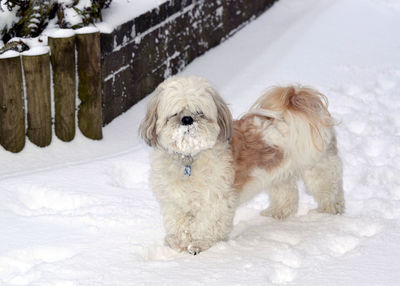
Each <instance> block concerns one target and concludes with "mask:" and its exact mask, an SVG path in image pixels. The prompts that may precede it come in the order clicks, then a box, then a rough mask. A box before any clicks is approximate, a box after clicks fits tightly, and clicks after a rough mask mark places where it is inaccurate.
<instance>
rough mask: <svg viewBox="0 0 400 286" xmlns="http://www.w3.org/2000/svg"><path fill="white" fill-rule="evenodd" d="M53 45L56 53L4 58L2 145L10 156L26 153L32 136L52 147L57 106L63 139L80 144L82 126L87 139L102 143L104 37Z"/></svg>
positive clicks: (0, 70) (0, 63) (0, 76)
mask: <svg viewBox="0 0 400 286" xmlns="http://www.w3.org/2000/svg"><path fill="white" fill-rule="evenodd" d="M48 44H49V47H50V53H49V52H46V53H44V54H41V55H35V56H31V55H24V54H23V55H22V56H21V55H18V56H15V57H10V58H3V59H0V144H1V145H2V146H3V147H4V148H5V149H6V150H8V151H11V152H15V153H16V152H20V151H21V150H22V149H23V148H24V146H25V137H26V136H27V137H28V138H29V140H30V141H31V142H32V143H34V144H35V145H37V146H40V147H45V146H48V145H49V144H50V143H51V138H52V132H53V122H52V105H53V106H54V109H53V110H54V132H55V135H56V136H57V137H58V138H59V139H60V140H62V141H65V142H69V141H71V140H73V139H74V137H75V133H76V122H77V123H78V124H77V125H78V127H79V129H80V131H81V132H82V134H83V135H85V136H86V137H88V138H91V139H95V140H99V139H101V138H102V106H101V105H102V96H101V86H102V83H101V67H100V34H99V33H98V32H96V33H90V34H77V35H74V36H71V37H68V38H51V37H49V39H48ZM75 53H77V55H76V54H75ZM76 59H77V60H76ZM77 79H78V88H76V80H77ZM52 88H53V93H52ZM76 91H77V92H76ZM76 93H77V94H76ZM52 94H53V95H54V96H53V100H52V96H51V95H52ZM76 98H79V100H80V104H79V106H78V108H77V106H76V102H77V101H76ZM52 101H53V102H52Z"/></svg>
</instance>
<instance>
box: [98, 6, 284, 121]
mask: <svg viewBox="0 0 400 286" xmlns="http://www.w3.org/2000/svg"><path fill="white" fill-rule="evenodd" d="M275 1H276V0H169V1H167V2H165V3H163V4H162V5H161V6H159V7H158V8H156V9H153V10H151V11H149V12H147V13H145V14H143V15H141V16H139V17H137V18H135V19H133V20H132V21H129V22H127V23H125V24H123V25H121V26H119V27H118V28H117V29H116V30H114V31H113V32H112V33H111V34H101V54H102V79H103V88H102V90H103V124H104V125H106V124H107V123H109V122H110V121H112V120H113V119H114V118H115V117H117V116H118V115H120V114H121V113H123V112H124V111H126V110H127V109H129V108H130V107H131V106H132V105H133V104H135V103H136V102H138V101H139V100H140V99H142V98H143V97H145V96H146V95H148V94H149V93H151V92H152V91H153V90H154V89H155V88H156V87H157V85H158V84H159V83H160V82H162V81H163V80H164V79H165V78H167V77H169V76H171V75H173V74H176V73H178V72H179V71H181V70H182V69H183V68H184V67H185V66H186V65H187V64H189V63H190V62H191V61H193V60H194V59H195V58H197V57H198V56H200V55H202V54H204V53H205V52H206V51H207V50H209V49H210V48H212V47H215V46H217V45H218V44H219V43H221V42H222V41H224V40H225V39H227V38H228V37H230V36H231V35H233V34H234V33H235V32H236V31H238V30H239V29H240V28H241V27H243V26H244V25H245V24H246V23H248V22H249V21H250V20H252V19H255V18H256V17H257V16H259V15H260V14H262V13H263V12H264V11H265V10H267V9H268V8H269V7H270V6H271V5H272V4H273V3H274V2H275Z"/></svg>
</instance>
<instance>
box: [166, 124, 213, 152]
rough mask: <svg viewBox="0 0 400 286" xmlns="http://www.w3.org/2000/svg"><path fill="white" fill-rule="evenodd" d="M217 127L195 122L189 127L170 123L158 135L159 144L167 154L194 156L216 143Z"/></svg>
mask: <svg viewBox="0 0 400 286" xmlns="http://www.w3.org/2000/svg"><path fill="white" fill-rule="evenodd" d="M219 130H220V129H219V126H218V125H217V124H216V123H210V122H199V121H196V122H194V123H193V124H191V125H180V124H174V123H171V124H170V125H169V126H168V125H167V126H164V128H162V130H161V132H160V134H159V144H160V146H161V147H162V148H163V149H164V150H166V151H167V152H168V153H175V154H181V155H185V156H195V155H196V154H198V153H199V152H201V151H203V150H206V149H209V148H212V147H213V146H214V145H215V143H216V142H217V138H218V134H219Z"/></svg>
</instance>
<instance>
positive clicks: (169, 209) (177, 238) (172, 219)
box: [162, 204, 193, 251]
mask: <svg viewBox="0 0 400 286" xmlns="http://www.w3.org/2000/svg"><path fill="white" fill-rule="evenodd" d="M162 211H163V219H164V225H165V229H166V232H167V235H166V236H165V243H166V245H168V246H169V247H171V248H173V249H175V250H177V251H186V250H187V247H188V246H189V245H190V243H191V235H190V224H191V221H192V220H193V215H191V214H190V213H185V212H184V211H182V210H181V209H180V208H179V207H178V206H176V205H174V204H163V210H162Z"/></svg>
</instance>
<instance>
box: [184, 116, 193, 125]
mask: <svg viewBox="0 0 400 286" xmlns="http://www.w3.org/2000/svg"><path fill="white" fill-rule="evenodd" d="M181 122H182V125H192V124H193V118H192V117H190V116H183V117H182V119H181Z"/></svg>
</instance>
